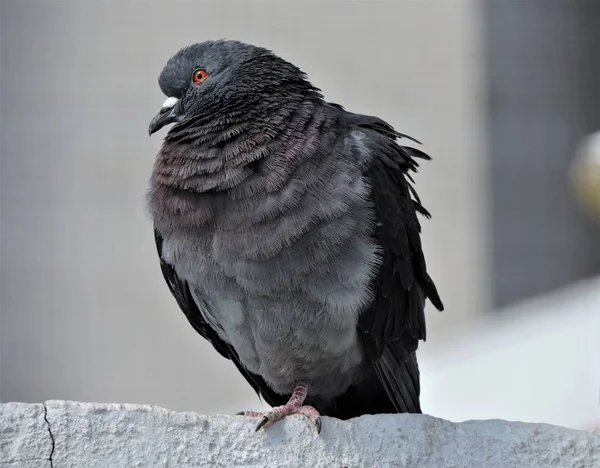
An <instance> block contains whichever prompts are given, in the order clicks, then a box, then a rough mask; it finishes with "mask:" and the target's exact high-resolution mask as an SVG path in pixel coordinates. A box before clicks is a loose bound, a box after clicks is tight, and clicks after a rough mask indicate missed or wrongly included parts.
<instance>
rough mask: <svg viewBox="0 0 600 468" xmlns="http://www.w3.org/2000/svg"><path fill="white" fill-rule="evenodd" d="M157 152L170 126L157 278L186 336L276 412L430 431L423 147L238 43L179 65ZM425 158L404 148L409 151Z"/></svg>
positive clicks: (162, 158)
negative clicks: (420, 424)
mask: <svg viewBox="0 0 600 468" xmlns="http://www.w3.org/2000/svg"><path fill="white" fill-rule="evenodd" d="M158 84H159V86H160V89H161V90H162V92H163V93H164V94H165V96H167V99H166V101H165V102H164V104H163V106H162V108H161V109H160V111H159V113H158V114H157V115H156V116H155V117H154V118H153V119H152V121H151V123H150V125H149V134H150V135H152V134H153V133H154V132H156V131H158V130H160V129H161V128H163V127H164V126H165V125H168V124H173V125H172V126H171V127H170V129H169V131H168V132H167V134H166V136H165V137H164V140H163V142H162V146H161V148H160V150H159V152H158V154H157V156H156V159H155V161H154V165H153V169H152V173H151V176H150V183H149V190H148V194H147V202H148V207H149V214H150V217H151V219H152V223H153V228H154V238H155V243H156V248H157V252H158V257H159V262H160V268H161V271H162V275H163V276H164V279H165V281H166V283H167V286H168V288H169V290H170V292H171V294H172V295H173V297H174V299H175V301H176V303H177V304H178V306H179V308H180V309H181V310H182V311H183V313H184V314H185V317H186V318H187V320H188V321H189V323H190V324H191V326H192V327H193V328H194V329H195V330H196V331H197V332H198V333H199V334H200V335H201V336H202V337H204V338H205V339H206V340H208V341H209V342H210V343H211V344H212V346H213V347H214V348H215V350H216V351H217V352H218V353H219V354H220V355H221V356H223V357H224V358H226V359H228V360H231V361H232V362H233V364H234V365H235V366H236V367H237V369H238V371H239V372H240V373H241V374H242V375H243V377H244V378H245V379H246V380H247V382H248V383H249V384H250V386H252V388H253V389H254V390H255V391H256V392H257V393H258V395H259V397H262V399H263V400H264V401H265V402H266V403H268V404H269V405H270V406H271V407H272V409H271V410H269V411H267V412H256V411H243V412H241V413H239V414H243V415H246V416H249V417H259V418H260V420H259V421H258V424H257V426H256V430H257V431H258V430H259V429H261V428H262V427H265V426H268V425H270V424H272V423H274V422H275V421H277V420H279V419H281V418H283V417H285V416H288V415H292V414H301V415H304V416H306V417H307V418H308V419H309V420H310V421H311V422H312V423H313V425H314V426H315V427H316V429H317V431H318V432H320V430H321V416H330V417H334V418H338V419H349V418H353V417H357V416H360V415H363V414H381V413H420V412H421V406H420V402H419V394H420V382H419V368H418V364H417V358H416V351H417V347H418V344H419V341H420V340H425V338H426V336H425V330H426V327H425V317H424V308H425V303H426V300H427V299H429V301H430V302H431V303H432V304H433V305H434V306H435V307H436V308H437V309H439V310H440V311H441V310H443V304H442V301H441V299H440V296H439V294H438V292H437V289H436V286H435V284H434V282H433V280H432V279H431V277H430V276H429V274H428V272H427V268H426V263H425V258H424V254H423V249H422V244H421V239H420V232H421V226H420V222H419V219H418V218H417V214H420V215H423V216H424V217H426V218H429V216H430V215H429V213H428V212H427V211H426V209H425V208H424V207H423V206H422V204H421V202H420V200H419V197H418V195H417V193H416V191H415V189H414V188H413V185H414V180H413V178H412V174H413V173H415V172H416V171H417V168H418V162H417V160H418V159H421V160H429V159H430V158H429V156H428V155H427V154H425V153H424V152H423V151H421V150H419V149H417V148H416V146H417V145H418V144H420V142H418V141H417V140H415V139H413V138H411V137H409V136H407V135H404V134H401V133H399V132H397V131H396V130H395V129H394V128H393V127H392V126H391V125H390V124H388V123H387V122H385V121H384V120H381V119H380V118H377V117H373V116H367V115H361V114H355V113H351V112H348V111H346V110H345V108H344V107H342V106H341V105H339V104H335V103H330V102H327V101H326V100H325V99H324V97H323V94H322V92H321V90H320V89H319V88H317V87H315V86H313V85H312V84H311V82H310V81H309V79H308V77H307V75H306V74H305V73H304V72H303V71H301V70H300V69H299V68H298V67H297V66H295V65H293V64H292V63H290V62H288V61H286V60H284V59H283V58H280V57H279V56H278V55H276V54H275V53H274V52H272V51H271V50H269V49H266V48H263V47H258V46H254V45H251V44H247V43H243V42H239V41H234V40H215V41H205V42H201V43H196V44H193V45H190V46H187V47H184V48H182V49H181V50H179V51H178V52H177V53H176V54H175V55H174V56H172V57H171V58H170V59H169V60H168V62H167V64H166V65H165V66H164V68H163V70H162V72H161V73H160V75H159V78H158ZM400 140H406V141H412V144H410V146H409V145H404V144H403V145H400V144H399V142H398V141H400Z"/></svg>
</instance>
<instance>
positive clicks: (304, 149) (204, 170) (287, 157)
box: [152, 99, 340, 197]
mask: <svg viewBox="0 0 600 468" xmlns="http://www.w3.org/2000/svg"><path fill="white" fill-rule="evenodd" d="M332 110H333V112H332ZM336 114H340V112H339V111H337V112H336V109H333V108H331V107H328V106H326V105H324V103H323V102H322V100H320V99H306V100H304V101H302V102H300V103H287V104H284V105H281V106H279V107H278V108H271V109H261V110H260V112H255V113H254V114H253V115H250V117H248V118H241V117H240V116H235V115H230V116H228V117H225V116H221V117H217V118H215V120H214V121H212V122H210V123H207V124H206V125H196V126H193V127H189V128H177V127H174V128H173V129H172V130H171V132H170V134H169V137H168V138H166V139H165V142H164V144H163V147H162V148H161V150H160V152H159V154H158V156H157V158H156V161H155V164H154V170H153V176H152V183H153V184H155V185H164V186H165V187H170V188H174V189H177V190H184V191H188V192H190V193H206V192H213V193H214V192H222V191H228V190H231V191H234V192H235V193H236V195H234V196H240V197H243V196H247V195H251V194H254V193H256V192H257V191H261V190H265V191H267V192H269V191H273V190H277V187H280V186H282V185H283V184H284V183H285V182H286V180H287V178H288V177H289V176H290V174H291V172H292V171H293V170H294V168H295V167H296V166H297V165H298V164H300V163H301V162H302V161H304V160H306V159H307V158H311V157H314V156H315V154H316V152H317V151H318V148H319V147H320V146H321V145H322V143H323V140H324V139H326V138H327V135H326V134H327V132H326V131H325V130H326V129H327V128H332V127H334V126H335V124H336V123H337V120H339V115H336Z"/></svg>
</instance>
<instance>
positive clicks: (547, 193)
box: [0, 0, 600, 424]
mask: <svg viewBox="0 0 600 468" xmlns="http://www.w3.org/2000/svg"><path fill="white" fill-rule="evenodd" d="M593 15H595V16H593ZM599 17H600V11H598V2H597V1H594V0H589V1H568V0H546V1H538V0H519V1H517V0H514V1H513V0H488V1H483V0H437V1H436V0H429V1H409V0H399V1H398V0H396V1H377V2H366V1H365V2H362V1H282V0H278V1H266V0H263V1H259V0H256V1H254V0H253V1H248V0H246V1H237V2H234V1H223V0H220V1H180V0H170V1H167V0H144V1H127V2H123V1H116V0H104V1H97V2H93V1H76V0H53V1H42V0H1V3H0V46H1V48H0V70H1V79H0V92H1V94H0V97H1V101H0V105H1V139H0V144H1V147H0V150H1V165H0V176H1V179H0V203H1V219H0V221H1V230H0V234H1V245H0V247H1V275H0V287H1V292H0V301H1V303H0V400H1V401H14V400H18V401H43V400H47V399H73V400H84V401H101V402H117V401H118V402H136V403H147V404H158V405H162V406H166V407H169V408H172V409H178V410H194V411H201V412H207V413H214V412H231V411H238V410H240V409H245V408H247V407H248V406H249V405H251V407H256V406H258V404H259V403H258V400H257V399H256V397H255V396H254V394H253V392H252V390H251V389H250V388H249V386H248V385H247V384H246V382H245V381H244V380H243V379H242V378H241V377H240V376H239V375H238V373H237V371H236V370H235V368H234V366H233V365H231V364H230V363H228V362H227V361H225V360H224V359H222V358H221V357H219V356H218V355H217V353H216V352H215V351H214V350H213V349H212V348H211V347H210V345H208V344H206V343H205V342H204V341H203V340H202V339H201V338H200V337H199V336H197V335H196V334H195V332H194V331H193V329H192V328H191V327H190V326H189V325H188V324H187V322H186V320H185V318H184V316H183V314H182V313H181V312H180V311H179V309H178V308H177V306H176V304H175V301H174V300H173V299H172V298H171V297H170V294H169V292H168V290H167V287H166V285H165V284H164V282H163V280H162V277H161V274H160V271H159V267H158V263H157V258H156V254H155V249H154V244H153V237H152V227H151V224H150V222H149V220H148V216H147V214H146V212H145V204H144V196H145V191H146V187H147V181H148V178H149V175H150V170H151V166H152V163H153V158H154V155H155V154H156V152H157V150H158V148H159V145H160V141H161V138H162V136H163V134H164V133H160V134H159V135H155V136H154V137H153V138H151V139H150V138H148V135H147V128H148V123H149V121H150V119H151V118H152V117H153V116H154V115H155V113H156V112H157V110H158V108H159V107H160V105H161V104H162V102H163V101H164V98H165V97H164V96H163V95H162V94H161V92H160V90H159V88H158V85H157V76H158V74H159V72H160V70H161V69H162V67H163V65H164V64H165V62H166V60H167V59H168V58H169V57H170V56H171V55H172V54H173V53H175V52H176V51H177V50H178V49H179V48H180V47H182V46H184V45H188V44H190V43H193V42H198V41H202V40H206V39H216V38H231V39H239V40H242V41H246V42H251V43H255V44H257V45H262V46H266V47H268V48H271V49H273V50H274V51H275V52H276V53H277V54H279V55H281V56H283V57H284V58H286V59H288V60H290V61H292V62H294V63H295V64H297V65H298V66H300V67H301V68H302V69H303V70H304V71H306V72H307V73H308V74H309V76H310V78H311V80H312V81H313V83H314V84H315V85H317V86H319V87H321V88H322V90H323V91H324V94H325V96H326V98H327V99H328V100H330V101H333V102H339V103H341V104H343V105H344V106H345V107H347V108H348V109H349V110H351V111H354V112H362V113H367V114H372V115H378V116H380V117H382V118H384V119H385V120H387V121H389V122H390V123H392V124H393V125H394V126H395V127H396V128H397V129H398V130H399V131H401V132H403V133H407V134H409V135H411V136H414V137H416V138H418V139H419V140H421V141H423V142H424V143H425V147H424V149H425V151H427V152H428V153H429V154H431V155H432V156H433V158H434V160H433V161H432V162H430V163H425V164H423V165H422V169H421V171H420V173H419V174H418V175H417V179H416V180H417V189H418V191H419V193H420V195H421V197H422V200H423V203H424V204H425V206H426V207H427V208H428V209H429V210H430V211H431V212H432V214H433V219H432V220H430V221H426V222H424V223H423V225H424V232H423V238H424V244H425V249H426V256H427V260H428V264H429V268H430V270H431V274H432V276H433V277H434V279H435V280H436V282H437V284H438V287H439V289H440V291H441V293H442V295H443V299H444V302H445V305H446V312H444V313H442V314H439V313H437V312H435V311H434V310H433V309H432V308H431V309H429V311H428V323H429V328H430V330H431V331H432V333H431V334H430V336H432V338H431V339H430V340H429V341H428V342H427V344H426V345H425V346H424V351H423V356H424V361H422V362H424V363H423V364H422V367H423V372H424V381H425V382H427V381H428V379H430V380H432V381H433V380H435V379H436V378H437V374H436V375H435V376H434V375H433V374H427V370H426V369H427V362H429V361H432V362H433V361H435V360H436V359H437V358H438V355H441V354H440V353H442V352H446V351H443V350H446V349H452V347H453V345H452V343H456V342H459V343H462V344H464V343H469V342H470V341H469V340H471V339H473V337H472V336H471V335H470V334H469V333H470V332H468V331H467V330H469V329H470V328H469V327H470V325H471V324H474V323H479V322H478V321H480V320H489V317H490V316H491V315H492V314H494V313H495V312H497V311H499V310H502V311H505V310H506V309H505V308H499V307H500V306H502V307H504V306H508V305H513V304H518V303H519V301H521V300H524V299H527V298H531V297H534V296H537V295H539V294H542V293H549V292H552V291H554V290H556V289H557V288H560V287H564V286H567V285H569V284H570V283H572V282H574V281H576V280H578V279H581V278H586V277H591V276H594V275H596V274H598V273H599V272H600V247H599V243H598V239H599V231H598V230H597V228H596V227H595V226H594V225H593V222H592V221H591V220H588V219H587V218H586V217H585V216H584V215H583V214H582V212H581V210H579V209H578V207H577V206H576V203H575V200H574V199H573V197H572V195H571V192H570V189H569V185H568V180H567V179H568V178H567V172H568V167H569V164H570V161H571V159H572V157H573V155H574V152H575V147H576V146H577V142H578V141H579V139H580V138H581V137H582V136H584V135H585V134H586V133H589V132H591V131H593V130H596V129H599V128H600V120H599V112H598V109H600V99H599V89H600V87H599V86H598V83H600V78H599V77H600V54H599V53H598V44H599V41H600V33H599V32H598V31H599V30H598V28H597V25H595V24H594V21H592V20H591V18H599ZM555 302H556V301H555ZM536 310H537V309H536ZM599 310H600V309H599ZM532 314H533V312H532ZM502 315H504V314H502ZM485 317H487V319H486V318H485ZM494 320H496V319H494ZM513 322H514V321H513ZM486 323H487V322H486ZM514 323H516V322H514ZM548 323H550V322H548ZM582 323H583V322H582ZM595 323H596V322H595ZM587 328H588V329H589V327H587ZM488 329H489V330H490V333H491V332H492V331H494V330H496V329H499V327H498V326H497V323H496V322H491V325H489V326H488V327H487V328H486V330H488ZM477 333H479V335H478V336H482V335H481V334H482V333H487V332H486V331H482V332H477ZM436 337H437V342H436V341H435V340H434V338H436ZM573 340H575V341H578V340H581V338H580V337H579V338H578V337H577V336H576V335H573ZM508 341H510V340H508ZM599 341H600V340H599ZM436 343H439V344H436ZM506 346H508V344H507V345H506ZM540 346H541V345H540ZM481 349H483V350H484V351H485V349H486V348H485V347H483V348H481ZM586 349H588V351H586V353H589V352H594V353H595V350H596V349H597V348H596V347H591V348H586ZM598 349H599V350H600V348H598ZM590 350H592V351H590ZM484 351H481V352H484ZM598 356H600V351H599V353H598ZM501 362H505V361H504V360H501ZM509 365H510V363H509V362H505V366H509ZM537 365H538V363H532V366H536V367H537ZM442 367H443V368H444V369H450V367H448V366H446V365H444V366H441V367H439V368H440V369H441V368H442ZM559 367H560V366H559ZM437 368H438V367H435V366H434V365H433V364H432V365H431V367H430V369H437ZM507 369H508V367H507ZM585 369H586V367H585V363H584V366H583V367H582V372H584V373H585V372H586V370H585ZM431 372H433V371H431ZM477 372H479V374H477V375H473V374H469V375H471V376H472V378H485V377H482V376H483V374H482V372H485V371H482V370H479V371H477ZM549 372H550V371H549ZM554 372H555V373H556V370H554ZM594 372H596V369H594ZM530 374H531V372H530V370H528V369H523V371H522V375H514V374H512V375H511V378H514V379H519V378H526V376H527V375H530ZM594 375H595V374H594ZM448 378H450V379H451V380H452V381H453V382H462V385H464V386H465V387H464V388H467V387H468V386H469V385H470V384H471V382H470V381H468V380H465V378H464V377H462V375H461V376H459V370H458V369H457V370H456V374H455V375H454V376H449V377H448ZM490 378H492V377H490ZM574 378H577V377H574ZM594 378H595V377H594ZM592 385H593V384H592ZM424 386H425V383H424ZM433 387H434V385H430V386H429V387H428V390H427V391H426V395H424V399H426V400H427V401H426V402H425V403H424V407H425V409H426V411H427V402H429V407H431V408H436V409H437V410H438V413H439V414H440V415H446V414H447V415H449V416H448V417H450V416H453V417H459V418H460V417H463V416H464V417H474V416H477V415H478V414H479V413H477V414H475V413H469V411H468V410H466V411H464V412H462V413H452V411H450V409H452V410H455V409H456V408H457V407H458V406H457V403H456V401H460V393H461V392H462V390H461V387H460V386H459V387H457V389H456V395H457V396H456V398H457V399H456V400H454V402H453V403H448V404H447V405H446V403H444V404H442V403H440V401H441V400H439V401H438V400H436V398H438V399H439V398H440V397H439V395H442V394H444V392H445V390H444V388H439V389H438V388H433ZM436 390H439V392H436ZM561 391H562V390H561ZM586 391H587V390H586ZM597 391H598V388H597V386H596V388H595V390H594V392H595V395H596V397H595V398H597ZM446 393H447V392H446ZM485 394H486V391H483V392H481V395H485ZM571 399H572V395H571V396H569V400H571ZM436 401H437V403H436ZM496 403H497V402H495V401H494V400H493V398H491V397H490V399H489V400H487V402H485V401H484V402H482V408H486V409H487V410H489V409H491V408H493V407H494V406H495V405H496ZM555 403H556V402H555V401H554V402H548V408H549V411H550V413H543V412H542V413H540V415H541V416H539V417H540V418H542V419H546V420H548V421H550V420H552V413H551V411H552V409H550V405H555ZM436 404H437V406H436ZM465 404H466V403H465ZM586 404H588V402H587V400H586ZM444 405H446V406H444ZM525 406H526V405H524V407H525ZM445 408H447V409H448V410H447V411H446V409H445ZM585 408H588V407H587V406H586V407H585ZM445 411H446V412H445ZM582 411H584V410H583V409H582ZM585 411H588V412H589V408H588V409H585ZM566 413H567V412H566ZM485 414H486V415H487V413H485ZM545 414H548V416H547V417H546V416H545ZM456 415H457V416H456ZM495 416H497V417H508V416H513V414H512V413H511V414H508V413H502V414H496V415H495ZM514 416H515V418H519V417H520V416H523V417H526V416H527V415H526V414H525V413H516V414H514ZM532 417H533V416H532ZM535 417H538V416H537V413H536V415H535ZM598 421H600V418H599V419H598ZM576 423H577V422H574V423H573V424H576ZM577 424H578V423H577Z"/></svg>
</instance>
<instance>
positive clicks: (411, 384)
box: [374, 346, 421, 413]
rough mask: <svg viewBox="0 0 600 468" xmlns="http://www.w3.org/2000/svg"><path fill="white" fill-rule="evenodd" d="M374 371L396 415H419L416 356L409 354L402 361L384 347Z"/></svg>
mask: <svg viewBox="0 0 600 468" xmlns="http://www.w3.org/2000/svg"><path fill="white" fill-rule="evenodd" d="M374 366H375V371H376V372H377V375H378V376H379V378H380V379H381V381H382V383H383V384H384V385H383V386H384V388H385V389H386V392H387V394H388V397H389V398H390V400H391V401H392V403H393V405H394V408H395V409H396V411H395V412H396V413H421V405H420V403H419V395H420V393H421V387H420V382H419V365H418V363H417V356H416V354H415V353H414V352H413V353H410V354H409V355H408V356H407V357H406V358H405V359H403V358H402V357H401V355H400V353H397V352H395V351H394V349H393V348H392V347H390V346H386V347H385V349H384V351H383V354H382V356H381V358H380V359H379V361H377V362H376V363H374Z"/></svg>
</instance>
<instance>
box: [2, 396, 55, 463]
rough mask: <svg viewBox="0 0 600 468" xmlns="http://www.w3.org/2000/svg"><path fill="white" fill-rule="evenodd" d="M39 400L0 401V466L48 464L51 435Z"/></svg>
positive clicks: (50, 450)
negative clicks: (33, 401)
mask: <svg viewBox="0 0 600 468" xmlns="http://www.w3.org/2000/svg"><path fill="white" fill-rule="evenodd" d="M45 413H46V411H45V407H44V405H42V404H25V403H7V404H4V405H2V404H0V467H1V468H5V467H6V468H8V467H10V468H30V467H42V466H50V453H51V452H52V439H51V437H50V433H49V431H48V424H47V423H46V420H45V418H44V417H45Z"/></svg>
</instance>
